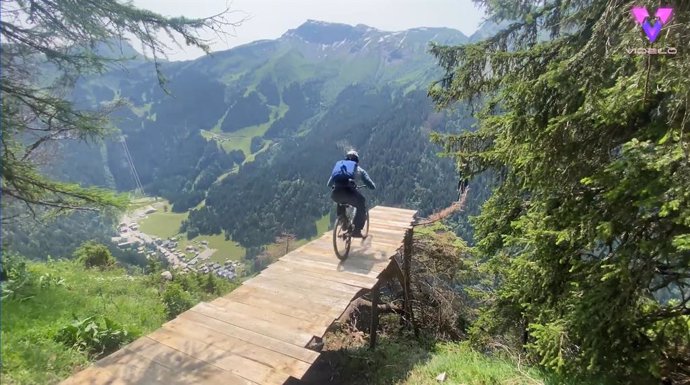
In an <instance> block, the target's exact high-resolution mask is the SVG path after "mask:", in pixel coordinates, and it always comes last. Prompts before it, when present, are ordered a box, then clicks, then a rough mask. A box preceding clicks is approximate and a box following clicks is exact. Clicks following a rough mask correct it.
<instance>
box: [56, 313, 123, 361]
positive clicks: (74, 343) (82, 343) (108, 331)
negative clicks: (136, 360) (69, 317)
mask: <svg viewBox="0 0 690 385" xmlns="http://www.w3.org/2000/svg"><path fill="white" fill-rule="evenodd" d="M99 318H100V317H97V316H90V317H86V318H84V319H82V320H75V321H74V322H72V323H70V324H69V325H66V326H63V327H62V328H61V329H60V330H58V332H57V334H56V335H55V341H57V342H60V343H63V344H65V345H67V346H68V347H70V348H75V349H77V350H78V351H84V352H87V353H88V354H89V355H90V356H93V357H101V356H105V355H108V354H110V353H112V352H114V351H115V350H117V349H118V348H120V347H121V346H123V345H124V344H126V343H128V342H130V341H131V340H132V338H131V336H130V334H129V333H128V332H127V330H125V329H124V328H122V326H120V325H118V324H117V323H115V322H114V321H112V320H111V319H110V318H108V317H102V318H103V323H100V322H98V321H99Z"/></svg>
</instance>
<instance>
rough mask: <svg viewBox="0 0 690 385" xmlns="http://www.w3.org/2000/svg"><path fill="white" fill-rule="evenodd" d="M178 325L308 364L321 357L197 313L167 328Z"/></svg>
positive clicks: (178, 319)
mask: <svg viewBox="0 0 690 385" xmlns="http://www.w3.org/2000/svg"><path fill="white" fill-rule="evenodd" d="M178 325H180V327H184V328H198V329H208V330H211V331H213V332H216V333H219V334H223V335H227V336H231V337H233V338H237V339H239V340H242V341H245V342H247V343H250V344H253V345H259V346H262V347H264V348H265V349H269V350H273V351H274V352H278V353H280V354H283V355H286V356H289V357H292V358H296V359H298V360H301V361H305V362H308V363H313V362H314V361H316V359H317V358H318V356H319V353H317V352H314V351H312V350H309V349H305V348H304V347H300V346H296V345H293V344H290V343H287V342H284V341H281V340H278V339H275V338H271V337H269V336H265V335H263V334H259V333H257V332H254V331H251V330H247V329H243V328H240V327H237V326H235V325H231V324H228V323H227V322H224V321H221V320H218V319H215V318H212V317H209V316H207V315H204V314H201V313H197V312H190V311H186V312H184V313H182V314H180V315H179V316H178V317H177V318H176V319H174V320H172V321H170V322H168V324H167V326H166V327H171V326H178Z"/></svg>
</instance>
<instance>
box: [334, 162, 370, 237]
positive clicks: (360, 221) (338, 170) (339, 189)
mask: <svg viewBox="0 0 690 385" xmlns="http://www.w3.org/2000/svg"><path fill="white" fill-rule="evenodd" d="M357 179H360V180H361V181H362V182H364V184H365V185H366V186H367V187H369V188H370V189H372V190H374V189H376V185H375V184H374V182H373V181H372V180H371V178H370V177H369V174H367V172H366V171H365V170H364V169H363V168H361V167H359V154H357V151H355V150H350V151H348V152H347V154H346V155H345V159H344V160H341V161H338V162H337V163H336V164H335V167H334V168H333V172H332V173H331V177H330V178H329V179H328V183H326V185H327V186H328V187H331V188H332V189H333V192H332V193H331V199H332V200H333V201H334V202H336V203H339V204H347V205H350V206H354V207H355V208H356V209H357V212H356V213H355V219H354V221H353V222H354V225H355V228H354V231H353V232H352V234H351V236H352V237H353V238H362V228H363V227H364V221H365V216H364V214H365V213H366V199H365V198H364V195H362V194H361V193H360V192H359V191H358V190H357V184H356V180H357ZM344 210H345V206H338V216H340V215H342V214H344V212H343V211H344Z"/></svg>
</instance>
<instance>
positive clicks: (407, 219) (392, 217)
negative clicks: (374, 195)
mask: <svg viewBox="0 0 690 385" xmlns="http://www.w3.org/2000/svg"><path fill="white" fill-rule="evenodd" d="M369 218H370V219H380V220H389V221H393V222H400V223H408V224H409V223H411V222H414V217H413V216H410V215H400V214H395V213H387V212H384V211H369Z"/></svg>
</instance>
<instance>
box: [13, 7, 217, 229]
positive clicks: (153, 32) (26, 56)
mask: <svg viewBox="0 0 690 385" xmlns="http://www.w3.org/2000/svg"><path fill="white" fill-rule="evenodd" d="M0 13H2V14H3V15H13V17H12V18H9V19H8V18H5V19H3V28H2V31H1V34H2V41H3V49H2V53H1V54H0V61H1V65H2V68H3V73H2V77H1V79H0V81H1V83H2V92H3V98H2V114H0V115H1V117H2V122H1V123H2V124H0V126H1V127H2V145H3V151H2V162H1V163H2V194H3V197H4V198H5V199H3V215H5V214H7V211H6V210H4V209H5V208H6V207H8V205H10V206H11V205H14V207H15V208H16V209H17V210H20V209H24V205H27V206H28V213H29V214H33V215H36V213H35V211H34V209H35V208H39V209H41V210H46V209H47V210H51V212H52V213H61V212H68V211H72V210H76V209H89V210H96V209H100V208H104V207H117V208H122V207H124V205H125V204H126V201H125V198H124V197H123V196H118V195H115V194H113V193H112V192H111V191H109V190H106V189H103V188H99V187H89V186H82V185H80V184H78V183H68V182H64V181H58V180H55V179H52V178H49V177H46V176H45V174H44V173H43V172H42V170H41V166H40V165H41V164H44V163H45V161H44V158H45V157H46V155H48V156H50V154H47V153H46V151H47V150H48V146H47V144H48V143H51V142H56V141H57V142H58V143H59V142H61V141H62V142H65V140H64V139H67V138H69V139H77V140H79V141H82V142H86V141H98V140H100V139H101V138H103V137H104V136H105V135H106V134H107V133H109V132H110V131H111V130H112V127H111V126H110V125H109V121H108V118H107V116H108V114H109V113H110V112H112V111H113V110H114V109H115V108H117V107H120V106H121V105H122V103H121V101H120V100H115V101H114V102H112V100H108V102H110V103H106V104H105V106H101V107H98V108H92V109H89V108H79V107H77V106H76V105H75V103H74V102H72V101H70V100H68V99H66V98H65V97H64V95H66V94H68V92H66V91H69V90H70V89H71V88H72V87H73V86H74V84H75V83H76V79H78V78H79V77H80V76H83V75H87V74H93V73H102V72H103V71H104V70H105V69H107V68H108V67H109V66H111V65H112V64H113V63H114V62H117V61H118V59H119V58H120V57H121V56H122V54H120V56H116V57H113V55H112V53H113V52H114V51H115V49H116V45H117V43H118V42H122V40H123V39H125V38H133V39H135V40H137V41H140V42H145V44H143V46H144V47H146V49H147V51H149V52H148V53H149V54H151V55H152V56H153V58H154V65H155V69H156V73H157V74H158V78H159V82H160V83H163V81H164V79H163V77H162V72H161V69H160V64H161V63H160V61H159V58H160V57H162V56H163V57H164V56H165V49H166V48H167V47H166V45H164V44H162V43H161V41H160V40H159V36H161V35H159V34H160V33H165V34H166V35H168V36H170V37H172V38H173V39H176V38H181V39H183V40H184V41H185V43H186V44H188V45H192V46H196V47H199V48H202V49H204V50H206V51H208V46H207V44H206V43H205V41H204V40H202V39H200V38H199V37H198V35H197V33H198V31H199V30H203V29H215V30H218V31H220V30H222V28H219V27H220V26H223V25H228V24H230V22H229V21H228V20H227V19H226V15H227V13H222V14H220V15H217V16H213V17H210V18H203V19H186V18H166V17H163V16H160V15H158V14H155V13H153V12H150V11H146V10H141V9H138V8H136V7H134V6H133V5H131V4H129V3H121V2H118V1H115V0H97V1H93V2H88V3H83V4H78V5H77V4H74V3H69V2H34V1H25V0H19V1H16V2H3V3H2V6H1V8H0ZM75 20H78V22H74V21H75ZM104 45H105V46H106V48H107V49H103V48H104V47H103V46H104ZM130 59H131V58H130ZM41 63H43V64H41ZM101 94H103V93H102V92H101ZM108 94H109V92H105V95H108ZM105 97H109V95H108V96H105ZM110 97H112V96H110ZM7 201H9V202H7ZM10 214H12V215H13V214H14V213H10ZM9 217H10V216H3V219H6V218H9Z"/></svg>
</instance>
